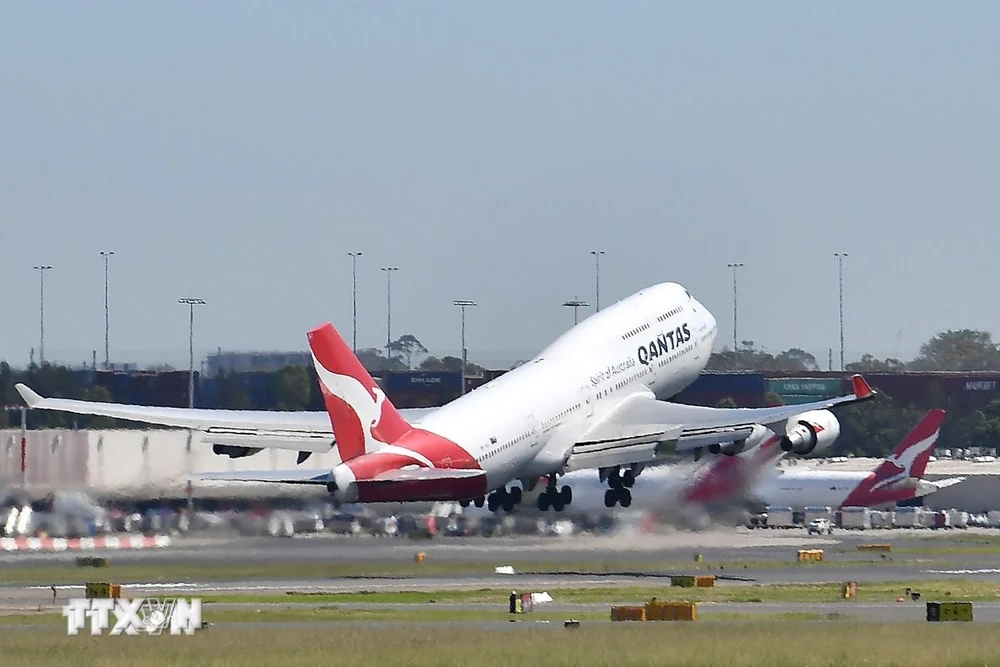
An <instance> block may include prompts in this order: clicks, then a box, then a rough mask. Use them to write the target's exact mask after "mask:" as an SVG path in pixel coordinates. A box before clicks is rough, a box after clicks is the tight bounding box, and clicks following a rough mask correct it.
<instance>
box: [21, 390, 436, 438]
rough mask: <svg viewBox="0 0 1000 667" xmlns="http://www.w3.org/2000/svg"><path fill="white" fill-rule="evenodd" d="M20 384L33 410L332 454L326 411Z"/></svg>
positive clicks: (414, 419) (417, 413)
mask: <svg viewBox="0 0 1000 667" xmlns="http://www.w3.org/2000/svg"><path fill="white" fill-rule="evenodd" d="M15 388H16V389H17V392H18V393H19V394H20V395H21V398H23V399H24V402H25V403H27V405H28V407H29V408H31V409H33V410H55V411H59V412H72V413H75V414H81V415H95V416H100V417H111V418H113V419H124V420H127V421H134V422H141V423H145V424H157V425H160V426H172V427H176V428H188V429H193V430H196V431H203V432H204V433H205V438H204V440H205V442H206V443H207V444H213V445H230V446H237V447H263V448H273V449H291V450H297V451H306V452H326V451H329V450H330V447H331V446H332V445H333V429H332V428H331V426H330V417H329V415H328V414H327V413H326V412H291V411H259V410H207V409H203V408H170V407H159V406H147V405H127V404H123V403H98V402H95V401H81V400H76V399H71V398H45V397H43V396H41V395H39V394H38V393H37V392H35V391H33V390H32V389H31V388H29V387H27V386H26V385H23V384H17V385H15ZM434 409H435V408H410V409H408V410H406V409H404V410H400V411H399V412H400V413H401V414H402V415H403V417H404V418H405V419H406V420H407V421H409V422H410V423H411V424H414V423H419V421H420V417H421V416H423V415H425V414H426V413H427V412H429V411H431V410H434Z"/></svg>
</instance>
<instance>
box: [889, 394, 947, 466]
mask: <svg viewBox="0 0 1000 667" xmlns="http://www.w3.org/2000/svg"><path fill="white" fill-rule="evenodd" d="M944 416H945V411H944V410H939V409H935V410H931V411H929V412H928V413H927V414H926V415H924V417H923V419H921V420H920V422H919V423H917V425H916V426H914V427H913V430H912V431H910V432H909V433H908V434H907V435H906V437H905V438H903V439H902V440H901V441H900V442H899V444H898V445H896V448H895V449H894V450H892V454H890V455H889V456H887V457H886V458H885V460H884V461H883V462H882V465H881V466H879V467H878V469H877V470H876V471H875V476H876V477H877V478H878V479H888V478H890V477H894V476H896V475H899V474H902V473H904V472H905V473H906V476H907V477H916V478H920V477H923V476H924V472H926V470H927V462H928V461H929V460H930V458H931V453H932V452H933V451H934V445H935V444H937V439H938V435H939V434H940V433H941V424H942V423H943V422H944Z"/></svg>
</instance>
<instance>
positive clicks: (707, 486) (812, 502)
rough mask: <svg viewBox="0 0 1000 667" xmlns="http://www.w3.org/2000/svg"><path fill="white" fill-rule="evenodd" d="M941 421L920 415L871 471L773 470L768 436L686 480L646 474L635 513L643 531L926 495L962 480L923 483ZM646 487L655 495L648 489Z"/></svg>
mask: <svg viewBox="0 0 1000 667" xmlns="http://www.w3.org/2000/svg"><path fill="white" fill-rule="evenodd" d="M944 418H945V411H944V410H937V409H935V410H930V411H928V412H927V413H926V414H925V415H924V417H923V418H922V419H921V420H920V422H919V423H918V424H917V425H916V426H915V427H914V428H913V429H912V430H911V431H910V432H909V433H908V434H907V435H906V437H904V438H903V439H902V440H901V441H900V442H899V444H898V445H896V447H895V449H894V450H893V451H892V453H891V454H889V456H887V457H886V458H885V459H883V460H882V462H881V463H880V464H879V465H878V467H876V468H875V469H874V470H871V471H824V470H814V469H800V468H798V467H794V468H779V467H778V466H777V463H778V462H779V461H780V460H781V459H782V458H783V457H784V456H785V452H783V451H782V450H781V447H780V446H779V444H778V440H779V438H778V437H777V436H776V435H774V434H771V436H770V437H769V438H768V439H767V440H765V442H763V443H761V444H760V445H758V446H757V447H756V448H755V449H753V450H751V451H747V452H742V453H740V454H738V455H736V456H733V457H723V458H719V459H715V460H713V461H710V462H708V463H706V464H705V465H703V466H702V467H701V468H700V469H699V470H697V471H695V472H694V473H693V474H691V473H686V474H683V475H677V474H674V473H673V471H671V470H670V469H669V468H660V469H657V470H655V471H650V472H649V473H647V474H646V475H645V476H644V477H643V478H642V480H641V482H640V484H641V485H642V486H643V487H644V489H643V490H644V492H645V494H644V498H645V499H646V501H645V502H644V503H643V508H644V509H646V510H650V512H651V515H650V517H649V518H648V519H647V525H652V524H653V523H657V522H666V523H671V522H675V521H678V520H679V521H680V522H681V523H682V524H685V525H693V526H696V527H697V526H703V525H705V523H706V522H707V519H708V516H709V515H711V514H724V513H727V512H728V513H729V514H731V515H734V512H733V510H735V509H738V508H741V507H743V506H754V507H756V508H763V507H767V506H771V507H791V508H792V509H796V510H801V509H804V508H806V507H833V508H841V507H879V506H885V505H894V504H896V503H898V502H903V501H907V500H912V499H913V498H918V497H922V496H926V495H929V494H931V493H934V492H935V491H939V490H940V489H943V488H946V487H949V486H953V485H955V484H958V483H960V482H962V481H964V480H965V478H964V477H955V478H948V479H943V480H938V481H933V482H932V481H929V480H925V479H923V476H924V473H925V472H926V469H927V462H928V460H929V459H930V457H931V453H932V452H933V450H934V446H935V444H936V443H937V439H938V436H939V434H940V432H941V424H942V423H943V422H944ZM573 481H574V482H576V481H575V480H573ZM576 483H577V484H578V485H579V486H581V487H582V488H580V489H578V491H577V495H578V496H581V495H583V493H585V492H586V491H585V489H586V490H591V489H587V487H583V485H582V480H581V481H580V482H576ZM654 485H655V486H656V487H657V488H656V489H654V488H651V487H653V486H654ZM592 490H593V491H596V489H592ZM605 505H607V503H605Z"/></svg>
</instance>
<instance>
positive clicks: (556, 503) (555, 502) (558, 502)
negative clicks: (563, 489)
mask: <svg viewBox="0 0 1000 667" xmlns="http://www.w3.org/2000/svg"><path fill="white" fill-rule="evenodd" d="M563 507H565V504H564V503H563V501H562V498H560V497H559V496H556V497H555V498H553V499H552V509H554V510H555V511H557V512H562V511H563Z"/></svg>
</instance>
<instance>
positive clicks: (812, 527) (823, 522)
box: [807, 519, 833, 535]
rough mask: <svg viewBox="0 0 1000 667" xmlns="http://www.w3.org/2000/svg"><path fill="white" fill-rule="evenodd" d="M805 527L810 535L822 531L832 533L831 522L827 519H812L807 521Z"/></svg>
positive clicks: (819, 533) (821, 532) (820, 533)
mask: <svg viewBox="0 0 1000 667" xmlns="http://www.w3.org/2000/svg"><path fill="white" fill-rule="evenodd" d="M807 528H808V530H809V534H810V535H812V534H813V533H815V534H817V535H822V534H823V533H826V534H827V535H833V524H831V523H830V520H829V519H813V520H812V521H810V522H809V525H808V526H807Z"/></svg>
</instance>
